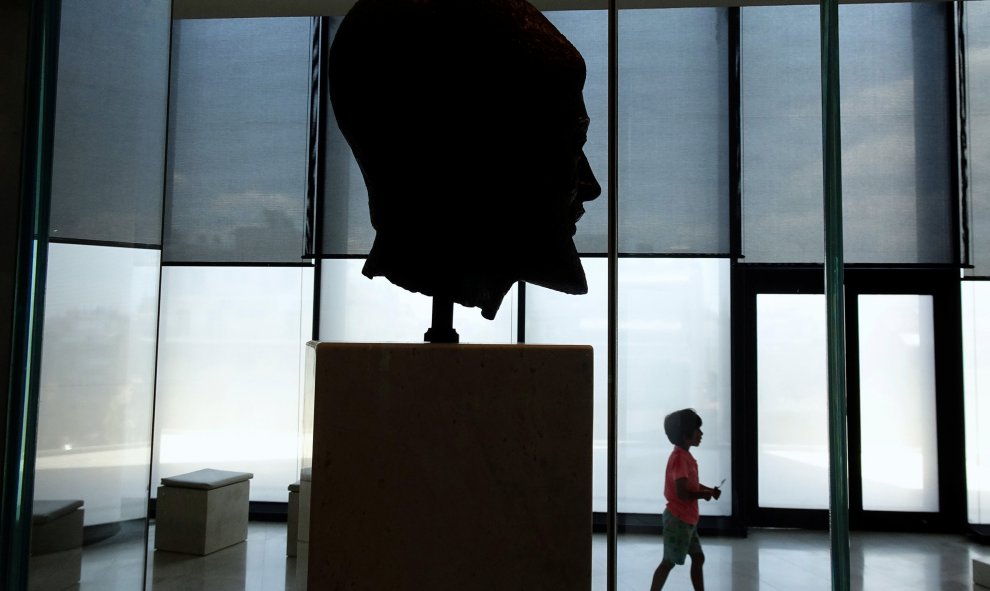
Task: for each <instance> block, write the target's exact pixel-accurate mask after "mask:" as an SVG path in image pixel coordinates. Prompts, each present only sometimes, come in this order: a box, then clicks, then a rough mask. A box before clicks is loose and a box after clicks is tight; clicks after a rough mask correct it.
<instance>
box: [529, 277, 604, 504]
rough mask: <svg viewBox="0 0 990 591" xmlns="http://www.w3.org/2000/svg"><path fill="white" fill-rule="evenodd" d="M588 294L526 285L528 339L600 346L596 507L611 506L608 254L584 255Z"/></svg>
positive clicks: (596, 363)
mask: <svg viewBox="0 0 990 591" xmlns="http://www.w3.org/2000/svg"><path fill="white" fill-rule="evenodd" d="M581 263H582V264H583V265H584V271H585V274H586V275H587V277H588V293H587V294H585V295H580V296H573V295H567V294H564V293H560V292H558V291H551V290H549V289H545V288H542V287H537V286H535V285H527V286H526V342H527V343H535V344H551V345H591V346H592V347H593V348H594V350H595V353H594V355H595V360H594V370H593V371H594V376H595V378H594V379H595V384H594V391H595V401H594V406H595V411H594V413H595V419H594V428H593V434H594V435H593V436H594V455H593V460H592V461H593V462H594V466H593V468H592V474H593V479H594V481H593V482H592V499H593V501H592V510H593V511H605V510H606V508H607V502H608V496H607V493H608V486H607V481H608V466H607V462H608V423H607V418H608V398H607V388H608V365H607V362H608V265H607V261H606V259H603V258H595V259H588V258H586V259H582V261H581Z"/></svg>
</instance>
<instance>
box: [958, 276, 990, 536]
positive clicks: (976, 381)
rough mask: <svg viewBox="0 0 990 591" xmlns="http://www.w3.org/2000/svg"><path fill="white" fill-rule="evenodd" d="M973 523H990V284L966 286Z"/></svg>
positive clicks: (965, 342)
mask: <svg viewBox="0 0 990 591" xmlns="http://www.w3.org/2000/svg"><path fill="white" fill-rule="evenodd" d="M962 318H963V360H964V367H965V373H964V376H965V400H966V402H965V404H966V483H967V486H968V488H969V496H968V498H969V502H968V506H969V522H970V523H983V524H986V523H990V282H985V281H966V282H963V284H962Z"/></svg>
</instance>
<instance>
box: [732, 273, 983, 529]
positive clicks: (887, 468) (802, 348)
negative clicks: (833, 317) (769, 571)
mask: <svg viewBox="0 0 990 591" xmlns="http://www.w3.org/2000/svg"><path fill="white" fill-rule="evenodd" d="M754 275H755V276H756V277H759V279H758V280H756V281H752V280H751V281H749V282H748V285H749V286H750V288H749V290H748V291H749V293H748V297H747V300H748V301H749V304H748V310H749V311H748V315H749V317H750V322H749V325H750V326H751V329H750V330H749V335H748V343H749V346H748V347H747V349H748V352H747V356H746V357H747V376H748V378H747V383H748V387H749V391H750V392H751V395H750V396H748V397H747V400H750V401H752V409H751V411H750V412H749V413H748V415H747V416H748V420H749V421H750V422H749V425H750V427H751V432H752V435H751V436H750V438H749V444H748V447H749V450H748V452H747V454H748V456H749V462H750V463H749V465H750V466H752V467H753V469H752V472H753V474H754V476H753V477H752V478H750V480H749V486H750V491H751V494H750V495H749V497H750V499H751V502H750V523H751V525H765V526H792V527H826V526H827V510H828V495H829V489H828V465H829V463H828V462H829V457H828V453H829V452H828V409H827V397H828V390H827V380H826V353H825V347H826V335H825V299H824V296H823V295H822V293H821V290H820V282H821V280H820V278H818V277H817V275H820V273H819V272H817V271H808V272H803V271H802V272H796V271H786V272H780V271H777V272H771V273H767V274H764V275H760V274H758V273H757V274H754ZM846 277H847V281H846V322H847V330H846V339H847V342H846V357H847V385H848V388H847V390H848V391H847V398H848V415H847V420H848V433H849V470H850V474H849V482H850V520H851V523H852V525H853V527H859V528H868V529H920V530H929V531H930V530H935V529H943V528H945V527H950V526H951V525H952V524H956V525H958V523H957V522H959V519H958V518H959V515H958V514H957V513H959V512H958V507H959V506H964V505H962V503H961V498H962V497H961V495H962V491H963V490H964V489H963V486H964V480H963V478H962V477H961V466H962V464H963V463H962V459H961V458H962V454H961V447H960V441H959V439H960V438H959V437H958V436H957V434H956V433H954V432H953V429H951V428H949V427H942V425H951V422H949V421H950V420H951V419H950V417H952V416H958V413H959V399H961V395H960V390H959V388H958V387H957V385H958V376H959V371H958V367H959V366H958V355H957V354H955V353H954V352H956V351H957V350H958V345H956V344H955V343H958V338H957V337H954V336H953V333H954V331H956V330H957V328H954V327H957V326H958V320H956V322H954V323H953V322H951V321H948V320H950V319H951V318H952V317H953V310H955V314H956V317H958V308H957V307H956V304H955V302H957V301H958V298H952V297H948V295H947V288H948V287H949V286H951V285H952V283H951V275H950V274H946V273H942V274H938V273H931V272H927V271H911V272H891V271H878V270H871V271H866V270H851V271H849V272H847V276H846ZM956 281H958V280H956ZM952 339H955V340H952ZM960 420H961V419H960ZM956 424H957V425H958V424H961V423H956ZM955 430H956V431H958V429H955ZM954 454H956V455H955V456H954Z"/></svg>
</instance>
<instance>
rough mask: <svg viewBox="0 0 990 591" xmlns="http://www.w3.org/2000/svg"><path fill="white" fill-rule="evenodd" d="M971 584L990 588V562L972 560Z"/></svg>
mask: <svg viewBox="0 0 990 591" xmlns="http://www.w3.org/2000/svg"><path fill="white" fill-rule="evenodd" d="M973 583H975V584H976V585H982V586H984V587H990V562H988V561H986V560H979V559H977V558H974V559H973Z"/></svg>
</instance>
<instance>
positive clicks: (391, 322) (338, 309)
mask: <svg viewBox="0 0 990 591" xmlns="http://www.w3.org/2000/svg"><path fill="white" fill-rule="evenodd" d="M320 265H321V266H320V279H321V287H320V340H323V341H337V342H353V343H361V342H365V343H367V342H371V343H379V342H400V343H422V342H423V335H424V334H425V333H426V331H427V330H428V329H429V328H430V325H431V320H432V315H433V300H432V298H430V297H427V296H424V295H423V294H420V293H413V292H411V291H407V290H405V289H403V288H401V287H398V286H396V285H393V284H392V283H391V282H390V281H389V280H388V279H385V278H384V277H376V278H374V279H368V278H367V277H365V276H364V275H362V274H361V268H362V267H363V266H364V261H363V260H359V259H326V260H323V261H321V262H320ZM516 299H517V296H516V288H515V287H513V288H512V289H511V290H509V293H508V294H506V296H505V299H504V300H502V306H501V308H499V311H498V314H497V315H496V316H495V319H494V320H485V319H484V318H482V317H481V312H480V311H479V310H478V308H465V307H463V306H460V305H456V304H455V305H454V330H456V331H457V334H458V335H459V337H460V342H462V343H504V344H508V343H515V342H516V337H515V331H516V318H517V316H516Z"/></svg>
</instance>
